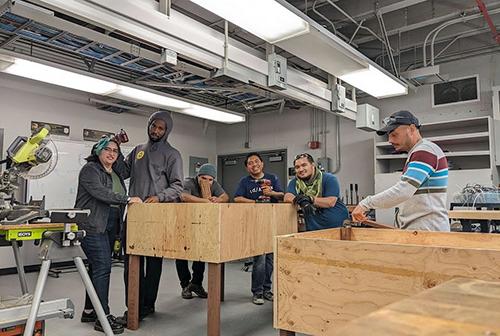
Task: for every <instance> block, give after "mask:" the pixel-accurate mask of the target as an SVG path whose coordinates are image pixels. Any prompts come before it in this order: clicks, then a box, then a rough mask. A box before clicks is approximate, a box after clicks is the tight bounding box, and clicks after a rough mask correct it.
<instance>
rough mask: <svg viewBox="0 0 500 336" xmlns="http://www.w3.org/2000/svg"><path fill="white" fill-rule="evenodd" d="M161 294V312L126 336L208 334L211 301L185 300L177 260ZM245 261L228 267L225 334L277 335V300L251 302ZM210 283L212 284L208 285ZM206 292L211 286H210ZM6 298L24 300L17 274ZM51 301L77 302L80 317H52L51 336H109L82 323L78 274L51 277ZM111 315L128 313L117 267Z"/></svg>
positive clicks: (4, 286) (6, 279) (166, 272)
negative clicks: (275, 327) (207, 310)
mask: <svg viewBox="0 0 500 336" xmlns="http://www.w3.org/2000/svg"><path fill="white" fill-rule="evenodd" d="M163 266H164V267H163V275H162V280H161V285H160V293H159V296H158V301H157V303H156V313H155V314H154V315H153V316H151V317H147V318H146V319H145V320H144V321H143V322H142V323H141V327H140V329H139V330H138V331H134V332H132V331H128V330H126V331H125V333H124V334H123V335H151V336H155V335H158V336H159V335H162V336H163V335H167V336H181V335H182V336H188V335H196V336H198V335H206V300H203V299H199V298H194V299H192V300H184V299H182V298H181V297H180V286H179V282H178V279H177V273H176V271H175V264H174V263H173V262H172V261H170V260H169V261H167V260H165V261H164V265H163ZM241 266H242V264H241V263H229V264H226V300H225V302H223V304H222V311H221V320H222V335H231V336H247V335H248V336H250V335H251V336H263V335H276V334H277V332H276V330H275V329H273V326H272V317H273V307H272V303H271V302H267V301H266V303H265V304H264V305H263V306H256V305H254V304H252V303H251V293H250V273H246V272H242V271H241ZM37 275H38V274H37V273H30V274H28V281H29V286H30V289H31V290H32V289H33V288H34V284H35V282H36V277H37ZM205 282H206V281H205ZM205 288H206V285H205ZM0 295H1V296H4V297H5V296H8V295H13V296H19V295H20V290H19V282H18V278H17V275H6V276H1V277H0ZM43 297H44V298H45V299H55V298H62V297H69V298H71V300H72V301H73V303H74V304H75V309H76V314H75V318H74V319H72V320H63V319H52V320H49V321H47V332H46V334H47V335H50V336H59V335H61V336H62V335H65V336H67V335H68V334H69V332H68V331H69V330H71V335H72V336H77V335H103V334H102V333H100V332H97V331H94V330H93V325H92V324H83V323H81V322H80V321H79V318H80V314H81V311H82V307H83V301H84V289H83V285H82V282H81V281H80V278H79V275H78V273H68V274H63V275H62V276H61V277H60V278H58V279H56V278H49V279H48V282H47V285H46V290H45V293H44V296H43ZM110 302H111V303H110V308H111V313H112V314H115V315H121V314H122V313H123V311H124V310H125V304H124V286H123V269H122V268H121V267H113V272H112V275H111V289H110Z"/></svg>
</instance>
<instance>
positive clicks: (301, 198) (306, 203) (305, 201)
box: [293, 194, 316, 215]
mask: <svg viewBox="0 0 500 336" xmlns="http://www.w3.org/2000/svg"><path fill="white" fill-rule="evenodd" d="M293 203H295V204H297V205H298V206H299V207H300V209H301V210H302V212H303V213H304V215H314V214H315V213H316V207H315V206H314V204H313V199H312V197H311V196H307V195H304V194H299V195H297V196H295V198H294V199H293Z"/></svg>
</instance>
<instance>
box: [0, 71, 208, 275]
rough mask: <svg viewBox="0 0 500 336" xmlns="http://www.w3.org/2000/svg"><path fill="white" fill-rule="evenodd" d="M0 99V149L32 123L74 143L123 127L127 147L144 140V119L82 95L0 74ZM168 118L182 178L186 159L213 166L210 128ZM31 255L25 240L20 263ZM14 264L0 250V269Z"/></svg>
mask: <svg viewBox="0 0 500 336" xmlns="http://www.w3.org/2000/svg"><path fill="white" fill-rule="evenodd" d="M0 101H1V102H2V104H1V105H0V128H3V129H4V130H5V138H4V151H5V150H6V148H7V146H8V145H9V144H10V143H11V142H12V141H13V140H14V138H15V137H16V136H18V135H24V136H28V135H29V134H30V123H31V121H32V120H37V121H45V122H51V123H58V124H63V125H68V126H70V128H71V136H70V140H74V141H83V140H82V139H83V135H82V131H83V129H84V128H90V129H98V130H104V131H110V132H116V131H118V130H119V129H120V128H123V129H125V130H126V131H127V133H128V135H129V138H130V143H129V144H127V145H134V144H137V143H141V142H144V141H146V140H147V134H146V123H147V119H148V117H147V116H145V115H135V114H130V113H122V114H115V113H110V112H106V111H101V110H98V109H96V108H95V107H93V106H91V105H90V104H89V103H88V97H87V95H86V94H85V93H80V92H75V91H69V90H66V89H62V88H55V87H54V86H50V85H46V84H41V83H38V82H33V81H30V80H25V79H20V78H16V77H13V76H10V75H5V74H0ZM173 119H174V129H173V132H172V134H171V135H170V142H171V143H172V145H173V146H174V147H176V148H177V149H178V150H179V151H180V152H181V154H182V159H183V162H184V175H185V176H187V175H188V170H189V156H198V157H208V158H209V161H210V162H213V163H215V159H216V142H215V130H216V128H215V125H214V124H209V127H208V128H207V132H206V134H204V132H203V121H202V120H201V119H198V118H193V117H189V116H183V115H179V114H174V115H173ZM3 155H4V153H2V156H3ZM76 179H77V176H75V180H76ZM36 251H37V249H36V248H34V247H33V246H32V244H30V243H29V242H28V244H25V245H24V247H23V248H22V249H21V253H22V254H23V259H24V262H25V265H32V264H36V263H37V262H38V258H37V257H36ZM14 266H15V263H14V258H13V255H12V251H11V249H10V248H8V247H4V248H0V269H1V268H6V267H14Z"/></svg>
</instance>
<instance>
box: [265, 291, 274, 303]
mask: <svg viewBox="0 0 500 336" xmlns="http://www.w3.org/2000/svg"><path fill="white" fill-rule="evenodd" d="M264 299H266V300H267V301H273V300H274V294H273V292H271V291H269V292H264Z"/></svg>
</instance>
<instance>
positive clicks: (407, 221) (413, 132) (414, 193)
mask: <svg viewBox="0 0 500 336" xmlns="http://www.w3.org/2000/svg"><path fill="white" fill-rule="evenodd" d="M384 124H385V127H383V128H382V129H380V130H378V131H377V134H378V135H385V134H388V136H389V142H390V143H391V145H392V146H394V148H395V149H396V151H398V152H408V159H407V160H406V164H405V167H404V169H403V175H402V176H401V180H400V181H399V182H398V183H396V184H395V185H394V186H392V187H391V188H389V189H387V190H384V191H382V192H380V193H378V194H376V195H373V196H368V197H366V198H365V199H363V200H362V201H361V202H360V203H359V204H358V206H357V207H356V208H355V209H354V211H353V212H352V218H353V220H354V221H360V222H362V221H363V220H364V219H366V216H365V214H366V212H367V211H368V210H369V209H378V208H391V207H394V206H398V207H399V212H398V213H397V214H396V226H397V227H399V228H401V229H405V230H427V231H450V224H449V220H448V212H447V210H446V189H447V187H448V161H447V160H446V156H445V155H444V153H443V151H442V150H441V148H439V147H438V146H437V145H436V144H435V143H433V142H431V141H429V140H426V139H423V138H422V136H421V135H420V131H419V128H420V123H419V122H418V119H417V118H416V117H415V116H414V115H413V114H411V113H410V112H408V111H399V112H396V113H394V114H392V115H391V116H390V117H388V118H386V119H384Z"/></svg>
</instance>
